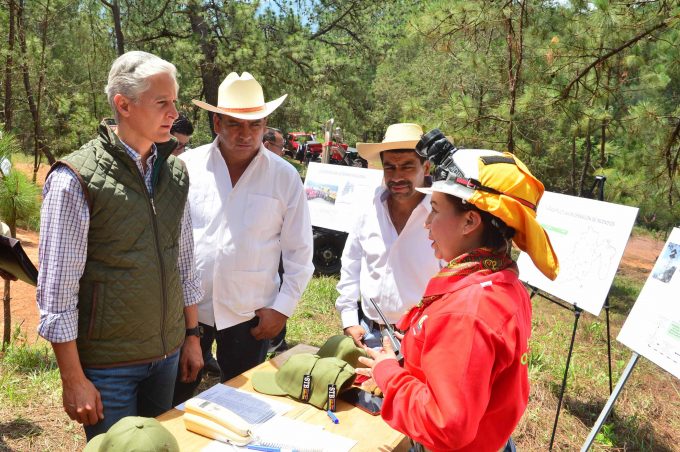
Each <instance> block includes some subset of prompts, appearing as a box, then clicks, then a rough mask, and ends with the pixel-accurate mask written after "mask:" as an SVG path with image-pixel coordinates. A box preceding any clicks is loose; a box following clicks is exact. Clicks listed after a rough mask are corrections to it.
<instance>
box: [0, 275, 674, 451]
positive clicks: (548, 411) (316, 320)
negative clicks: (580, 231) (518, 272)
mask: <svg viewBox="0 0 680 452" xmlns="http://www.w3.org/2000/svg"><path fill="white" fill-rule="evenodd" d="M336 284H337V278H333V277H315V278H313V279H312V281H311V282H310V284H309V286H308V288H307V290H306V291H305V293H304V295H303V297H302V300H301V301H300V303H299V305H298V308H297V310H296V312H295V314H294V315H293V317H292V318H291V319H290V320H289V322H288V335H287V341H288V343H289V344H290V345H295V344H299V343H305V344H311V345H317V346H318V345H321V344H322V343H323V342H324V341H325V340H326V338H328V337H329V336H331V335H334V334H339V333H341V331H342V330H341V325H340V319H339V316H338V315H337V313H336V311H335V307H334V304H335V299H336V297H337V292H336V291H335V285H336ZM639 288H640V283H639V282H635V281H631V280H628V279H626V278H624V277H621V276H619V277H617V280H616V281H615V284H614V288H613V289H612V295H611V297H610V302H611V304H612V307H614V306H621V305H624V306H626V307H624V308H622V309H620V310H615V309H612V313H611V325H612V332H611V334H612V361H613V374H614V375H613V377H614V383H616V381H617V380H618V378H619V377H620V375H621V372H622V371H623V369H624V367H625V365H626V364H627V363H628V360H629V359H630V356H631V353H632V352H631V351H630V350H628V349H627V348H625V347H624V346H622V345H621V344H619V343H618V342H616V340H615V338H616V335H617V334H618V331H619V330H620V328H621V325H622V324H623V321H624V319H625V315H626V314H627V309H628V307H627V305H628V304H629V303H630V302H631V300H633V301H634V298H635V296H636V292H638V291H639ZM621 311H623V312H621ZM533 313H534V318H533V333H532V339H531V342H530V361H529V377H530V381H531V394H530V399H529V405H528V407H527V411H526V412H525V414H524V416H523V418H522V420H521V422H520V424H519V425H518V427H517V429H516V431H515V433H514V434H513V437H514V439H515V440H516V442H517V443H518V446H519V449H520V450H523V451H537V450H546V449H547V447H548V443H549V441H550V433H551V430H552V425H553V421H554V416H555V410H556V407H557V397H558V393H559V389H560V385H561V383H562V376H563V372H564V367H565V361H566V356H567V351H568V346H569V340H570V338H571V332H572V325H573V313H571V312H570V311H568V310H566V309H563V308H560V307H557V306H556V305H554V304H553V303H550V302H548V301H546V300H544V299H542V298H540V297H535V299H534V300H533ZM14 344H15V345H12V346H11V347H10V348H8V349H7V351H6V352H5V353H3V354H2V355H0V451H3V450H50V449H52V450H64V449H65V448H67V449H68V448H70V449H74V450H78V449H80V448H82V446H83V444H84V439H83V437H82V430H81V429H80V427H79V426H78V425H77V424H75V423H73V422H71V421H69V420H68V418H67V416H66V415H65V414H64V413H63V411H62V408H61V395H60V394H61V383H60V379H59V372H58V370H57V369H56V366H55V362H54V356H53V354H52V351H51V349H50V348H49V347H48V346H46V345H45V344H44V343H38V344H34V345H30V344H27V343H26V342H25V341H24V340H23V339H22V338H21V337H20V336H19V337H17V335H16V334H15V340H14ZM216 382H217V381H216V379H212V380H208V381H206V382H204V384H207V385H212V384H215V383H216ZM608 396H609V386H608V377H607V348H606V324H605V321H604V314H602V316H601V317H597V318H596V317H594V316H592V315H589V314H585V313H584V314H582V316H581V319H580V320H579V327H578V330H577V335H576V345H575V347H574V354H573V357H572V362H571V365H570V370H569V374H568V382H567V389H566V392H565V397H564V401H563V405H562V412H561V414H560V420H559V425H558V429H557V434H556V437H555V446H554V450H578V449H579V448H580V446H581V444H582V443H583V441H584V440H585V438H586V437H587V435H588V433H589V432H590V428H591V427H592V425H593V424H594V422H595V420H596V419H597V417H598V416H599V413H600V411H601V409H602V407H603V406H604V403H605V402H606V400H607V398H608ZM678 412H680V384H679V383H678V380H677V379H675V378H674V377H672V376H671V375H669V374H667V373H666V372H664V371H662V370H661V369H659V368H658V367H657V366H655V365H654V364H652V363H651V362H649V361H647V360H645V359H642V360H640V362H639V363H638V365H637V367H636V369H635V370H634V372H633V374H632V376H631V378H630V380H629V381H628V383H627V385H626V388H625V389H624V392H623V393H622V395H621V397H620V398H619V400H618V401H617V403H616V405H615V409H614V414H613V416H612V417H610V419H609V420H608V422H607V425H606V427H605V428H604V429H603V430H602V432H601V433H600V435H599V436H598V438H597V440H596V443H595V446H594V448H593V450H629V451H633V450H635V451H672V450H676V446H677V444H678V443H680V433H679V432H680V417H678V416H677V413H678ZM9 432H11V433H9Z"/></svg>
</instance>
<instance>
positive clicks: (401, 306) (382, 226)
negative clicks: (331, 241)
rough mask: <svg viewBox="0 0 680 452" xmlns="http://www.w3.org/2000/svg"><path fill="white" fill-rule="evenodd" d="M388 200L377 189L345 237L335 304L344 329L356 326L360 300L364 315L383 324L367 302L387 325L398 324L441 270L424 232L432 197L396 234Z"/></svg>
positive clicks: (421, 205)
mask: <svg viewBox="0 0 680 452" xmlns="http://www.w3.org/2000/svg"><path fill="white" fill-rule="evenodd" d="M387 196H388V191H387V189H386V188H385V187H381V188H380V189H379V190H378V192H377V194H376V196H375V198H374V199H373V202H372V203H371V204H370V205H369V206H368V208H367V209H365V211H364V212H363V213H362V214H361V215H360V217H359V219H358V220H357V223H356V225H355V228H354V230H353V231H352V232H351V233H350V234H349V236H348V237H347V243H346V244H345V249H344V251H343V253H342V270H341V271H340V282H339V283H338V286H337V290H338V292H339V293H340V296H339V297H338V299H337V300H336V302H335V307H336V308H337V310H338V312H339V313H340V318H341V320H342V327H343V328H347V327H349V326H353V325H358V324H359V316H358V312H359V310H358V306H357V301H358V300H361V309H362V311H363V312H364V315H365V316H366V317H368V318H370V319H371V320H374V321H376V322H378V323H383V322H382V320H381V319H380V317H379V315H378V313H377V312H376V311H375V309H373V307H372V306H371V304H370V302H369V301H368V299H369V298H372V299H373V301H375V302H376V303H377V304H378V305H379V306H380V309H381V310H382V311H383V313H384V314H385V317H387V320H388V321H389V322H390V323H396V322H397V320H399V318H400V317H401V316H402V315H403V314H404V313H405V312H406V311H407V310H408V309H409V308H411V307H412V306H414V305H416V304H418V302H419V301H420V299H421V297H422V295H423V292H424V291H425V287H426V286H427V282H428V281H429V280H430V278H431V277H432V276H433V275H435V274H436V273H437V272H438V271H439V269H440V263H439V260H438V259H437V258H436V257H434V252H433V250H432V247H431V245H432V241H431V240H430V239H428V237H427V235H428V232H427V230H426V229H425V228H424V224H425V219H426V218H427V216H428V215H429V213H430V210H431V207H430V196H429V195H428V196H425V198H423V200H422V201H421V202H420V203H419V204H418V205H417V206H416V208H415V209H414V210H413V212H411V216H410V217H409V219H408V221H407V222H406V226H404V229H403V230H402V231H401V233H400V234H397V230H396V229H395V228H394V225H393V224H392V220H391V219H390V214H389V210H388V207H387Z"/></svg>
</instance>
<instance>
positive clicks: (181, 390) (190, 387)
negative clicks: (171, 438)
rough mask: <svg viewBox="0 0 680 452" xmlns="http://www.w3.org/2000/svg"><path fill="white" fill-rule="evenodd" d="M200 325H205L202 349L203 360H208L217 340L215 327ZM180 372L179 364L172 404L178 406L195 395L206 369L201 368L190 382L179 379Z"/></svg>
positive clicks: (202, 324)
mask: <svg viewBox="0 0 680 452" xmlns="http://www.w3.org/2000/svg"><path fill="white" fill-rule="evenodd" d="M199 325H200V326H201V327H203V337H202V338H201V351H202V352H203V361H204V362H207V359H208V358H209V357H210V356H211V355H212V343H213V341H214V340H215V327H214V326H208V325H206V324H205V323H199ZM180 374H181V370H180V368H179V366H178V367H177V380H176V381H175V393H174V394H173V397H172V406H177V405H179V404H180V403H184V402H186V401H187V400H189V399H190V398H192V397H193V396H194V393H195V392H196V388H198V385H199V384H201V381H202V380H203V375H204V374H205V370H204V369H201V370H199V371H198V375H197V376H196V380H195V381H192V382H189V383H183V382H181V381H179V380H180V378H181V375H180Z"/></svg>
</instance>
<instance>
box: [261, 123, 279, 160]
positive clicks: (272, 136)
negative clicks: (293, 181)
mask: <svg viewBox="0 0 680 452" xmlns="http://www.w3.org/2000/svg"><path fill="white" fill-rule="evenodd" d="M262 144H263V145H264V147H266V148H267V149H269V150H270V151H272V152H273V153H274V154H276V155H278V156H279V157H283V154H284V152H283V145H284V141H283V135H281V132H280V131H279V130H278V129H275V128H273V127H267V131H266V132H265V133H264V135H263V136H262Z"/></svg>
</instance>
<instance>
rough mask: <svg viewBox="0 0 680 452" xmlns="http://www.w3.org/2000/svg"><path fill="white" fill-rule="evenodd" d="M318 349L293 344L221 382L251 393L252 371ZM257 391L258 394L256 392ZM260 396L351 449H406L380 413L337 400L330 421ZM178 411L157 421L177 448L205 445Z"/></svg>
mask: <svg viewBox="0 0 680 452" xmlns="http://www.w3.org/2000/svg"><path fill="white" fill-rule="evenodd" d="M316 350H318V349H317V348H316V347H311V346H308V345H297V346H295V347H293V348H292V349H290V350H288V351H287V352H285V353H282V354H281V355H279V356H277V357H276V358H274V359H271V360H269V361H266V362H264V363H262V364H260V365H259V366H257V367H254V368H253V369H250V370H248V371H246V372H244V373H242V374H241V375H238V376H237V377H234V378H232V379H231V380H229V381H227V382H225V383H224V384H226V385H229V386H231V387H234V388H239V389H242V390H244V391H249V392H255V393H257V392H256V391H255V390H254V389H253V386H252V384H251V382H250V379H251V376H252V374H253V372H255V371H259V370H272V371H273V370H275V369H278V368H279V367H280V366H281V364H283V363H284V362H286V360H287V359H288V358H289V357H290V356H291V355H294V354H297V353H315V352H316ZM257 394H259V393H257ZM260 395H262V396H263V397H271V398H272V399H275V400H277V401H279V402H283V403H287V404H290V405H292V406H293V407H294V408H293V409H292V410H291V411H289V412H288V413H286V414H285V416H286V417H290V418H294V419H298V420H300V421H304V422H307V423H309V424H315V425H323V426H324V428H325V429H326V430H327V431H329V432H331V433H335V434H338V435H342V436H345V437H347V438H352V439H354V440H356V441H358V442H357V444H356V445H355V446H354V447H353V448H352V452H354V451H371V452H375V451H380V452H388V451H399V452H403V451H408V448H409V447H408V439H407V438H405V437H404V435H403V434H401V433H399V432H397V431H396V430H394V429H392V428H391V427H390V426H389V425H387V424H386V423H385V421H383V420H382V418H381V417H380V416H371V415H370V414H368V413H365V412H364V411H361V410H360V409H359V408H356V407H354V406H352V405H350V404H349V403H347V402H344V401H342V400H338V407H337V411H336V415H337V417H338V419H339V420H340V423H339V424H333V423H332V422H331V420H330V419H329V418H328V415H327V414H326V412H325V411H322V410H320V409H318V408H316V407H314V406H312V405H309V404H305V403H301V402H298V401H296V400H293V399H290V398H288V397H273V396H266V395H264V394H260ZM182 413H183V412H182V411H179V410H177V409H175V408H173V409H171V410H170V411H168V412H166V413H163V414H162V415H160V416H158V418H157V419H158V420H159V421H160V422H161V424H163V425H164V426H165V428H167V429H168V430H170V432H171V433H172V434H173V435H174V436H175V438H177V442H178V443H179V446H180V449H181V450H182V451H200V450H201V449H203V448H204V447H205V446H207V445H208V444H209V443H210V442H211V441H212V440H211V439H209V438H205V437H203V436H200V435H197V434H195V433H193V432H189V431H187V430H186V428H184V421H183V420H182Z"/></svg>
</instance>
